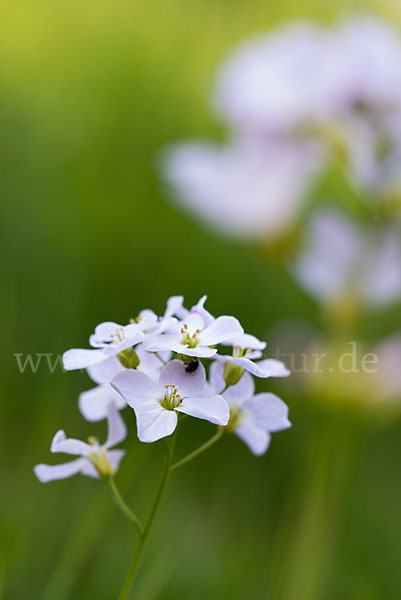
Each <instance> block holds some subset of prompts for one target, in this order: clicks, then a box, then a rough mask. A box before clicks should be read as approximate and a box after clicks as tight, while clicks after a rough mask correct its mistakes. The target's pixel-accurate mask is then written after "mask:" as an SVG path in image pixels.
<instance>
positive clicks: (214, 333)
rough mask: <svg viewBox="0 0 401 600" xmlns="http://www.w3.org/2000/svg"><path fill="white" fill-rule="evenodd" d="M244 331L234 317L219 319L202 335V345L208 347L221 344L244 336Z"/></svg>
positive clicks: (200, 337)
mask: <svg viewBox="0 0 401 600" xmlns="http://www.w3.org/2000/svg"><path fill="white" fill-rule="evenodd" d="M243 333H244V330H243V329H242V327H241V324H240V322H239V321H238V320H237V319H235V318H234V317H226V316H223V317H218V318H217V319H215V320H214V321H213V323H212V324H211V325H209V326H208V327H206V329H204V330H203V331H202V332H201V333H200V335H199V339H200V340H201V343H202V344H204V345H206V346H213V345H214V344H221V343H222V342H224V341H226V340H229V339H232V338H235V336H237V335H242V334H243Z"/></svg>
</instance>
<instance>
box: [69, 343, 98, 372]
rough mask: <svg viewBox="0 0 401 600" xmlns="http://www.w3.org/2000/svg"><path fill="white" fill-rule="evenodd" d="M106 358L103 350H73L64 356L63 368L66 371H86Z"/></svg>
mask: <svg viewBox="0 0 401 600" xmlns="http://www.w3.org/2000/svg"><path fill="white" fill-rule="evenodd" d="M105 358H107V357H106V356H105V355H104V353H103V350H85V349H83V348H71V350H67V352H64V354H63V366H64V369H65V370H66V371H74V370H75V369H86V367H90V366H91V365H95V364H97V363H100V362H102V361H103V360H105Z"/></svg>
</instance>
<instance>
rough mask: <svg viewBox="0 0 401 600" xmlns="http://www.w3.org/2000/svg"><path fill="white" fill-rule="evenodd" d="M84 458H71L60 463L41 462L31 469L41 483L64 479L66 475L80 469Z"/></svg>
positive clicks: (69, 475) (70, 474)
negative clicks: (46, 463) (48, 463)
mask: <svg viewBox="0 0 401 600" xmlns="http://www.w3.org/2000/svg"><path fill="white" fill-rule="evenodd" d="M84 460H85V459H82V458H77V459H76V460H72V461H70V462H67V463H64V464H62V465H43V464H41V465H36V466H35V467H34V469H33V470H34V473H35V475H36V477H37V478H38V479H39V481H41V482H42V483H47V482H48V481H53V480H56V479H65V478H66V477H71V476H72V475H76V474H77V473H79V472H80V471H81V467H82V465H83V461H84Z"/></svg>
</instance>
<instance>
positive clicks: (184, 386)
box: [159, 360, 206, 397]
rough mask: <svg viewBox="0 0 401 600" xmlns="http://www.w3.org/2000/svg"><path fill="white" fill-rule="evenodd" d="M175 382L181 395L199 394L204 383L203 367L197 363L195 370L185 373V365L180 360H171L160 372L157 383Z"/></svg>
mask: <svg viewBox="0 0 401 600" xmlns="http://www.w3.org/2000/svg"><path fill="white" fill-rule="evenodd" d="M172 383H173V384H175V385H176V386H177V387H178V393H179V394H180V396H181V397H185V396H197V395H199V394H200V393H201V392H202V390H203V388H204V386H205V383H206V372H205V367H204V366H203V365H202V364H201V363H199V364H198V367H197V369H196V371H194V372H193V373H187V371H186V365H185V364H184V363H183V362H182V361H181V360H172V361H171V362H169V363H168V364H167V365H166V366H165V367H163V370H162V372H161V373H160V378H159V385H160V388H163V387H164V386H165V385H169V384H172Z"/></svg>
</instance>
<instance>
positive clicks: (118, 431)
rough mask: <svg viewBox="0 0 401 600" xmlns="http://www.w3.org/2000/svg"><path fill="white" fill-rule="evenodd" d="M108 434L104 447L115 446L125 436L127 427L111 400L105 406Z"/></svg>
mask: <svg viewBox="0 0 401 600" xmlns="http://www.w3.org/2000/svg"><path fill="white" fill-rule="evenodd" d="M107 425H108V434H107V440H106V443H105V448H111V447H112V446H117V444H119V443H120V442H122V441H123V440H125V438H126V437H127V428H126V426H125V423H124V420H123V418H122V416H121V415H120V413H119V411H118V408H117V407H116V405H115V404H114V403H113V402H111V403H110V404H109V405H108V407H107Z"/></svg>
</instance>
